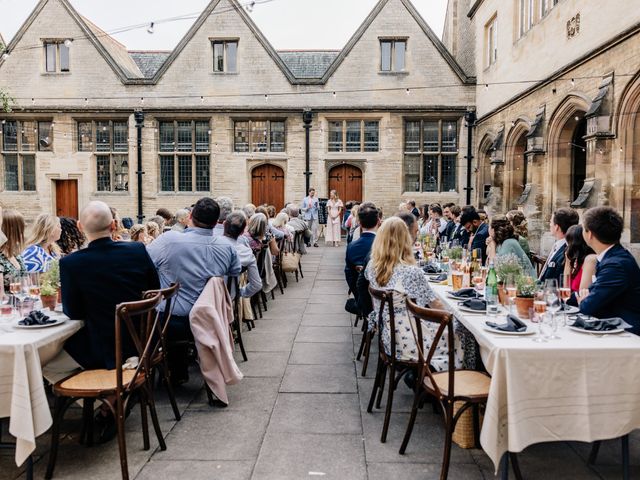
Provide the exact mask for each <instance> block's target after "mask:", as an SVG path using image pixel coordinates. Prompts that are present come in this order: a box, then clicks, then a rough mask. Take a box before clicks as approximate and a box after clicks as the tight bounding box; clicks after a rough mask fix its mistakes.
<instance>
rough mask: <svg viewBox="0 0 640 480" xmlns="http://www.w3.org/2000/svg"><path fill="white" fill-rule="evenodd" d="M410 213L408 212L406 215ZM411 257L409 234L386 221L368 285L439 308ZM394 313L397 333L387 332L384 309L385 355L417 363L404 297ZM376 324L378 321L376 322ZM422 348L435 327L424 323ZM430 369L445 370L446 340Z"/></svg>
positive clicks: (459, 352) (459, 354) (401, 224)
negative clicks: (394, 348) (394, 347)
mask: <svg viewBox="0 0 640 480" xmlns="http://www.w3.org/2000/svg"><path fill="white" fill-rule="evenodd" d="M407 213H409V212H407ZM415 262H416V261H415V258H414V256H413V243H412V241H411V237H410V235H409V229H408V228H407V226H406V225H405V223H404V222H403V221H402V220H401V219H400V218H398V217H391V218H387V219H386V220H385V221H384V222H382V225H381V226H380V228H379V229H378V232H377V234H376V238H375V240H374V242H373V246H372V249H371V261H370V262H369V264H368V265H367V268H366V273H365V275H366V277H367V279H368V280H369V282H370V283H371V286H372V287H373V288H376V289H387V290H393V289H395V288H397V289H398V290H397V292H398V293H401V294H405V295H406V296H407V297H408V298H412V299H415V301H416V303H417V304H418V305H419V306H421V307H427V306H429V307H432V308H442V307H443V305H442V303H441V302H440V301H439V300H438V299H437V298H436V295H435V293H434V292H433V290H432V289H431V287H430V286H429V282H428V281H427V278H426V277H425V275H424V273H423V272H422V270H421V269H420V268H419V267H418V266H417V265H416V264H415ZM394 297H397V298H394V312H395V322H396V325H395V327H396V330H395V332H390V331H389V323H388V322H389V313H388V307H387V306H385V310H384V311H383V320H384V321H383V330H382V332H381V338H382V341H383V344H384V347H385V350H386V353H387V355H392V354H395V356H396V358H397V359H401V360H417V358H418V352H417V348H416V343H415V339H414V336H413V333H412V332H411V325H410V324H409V321H408V316H407V307H406V304H405V302H404V298H402V297H401V296H400V295H397V296H394ZM373 303H374V313H372V315H371V317H374V316H376V315H377V312H378V311H379V308H380V304H379V301H378V300H376V299H374V302H373ZM376 321H377V319H376ZM422 328H423V334H424V339H423V340H424V349H425V351H428V350H429V348H430V347H431V341H432V339H433V337H434V335H435V331H436V330H437V328H434V327H432V326H431V325H427V324H425V323H423V327H422ZM391 335H395V340H396V342H395V343H396V351H395V352H391V351H390V346H391ZM456 353H457V358H456V366H461V365H462V358H463V356H462V353H463V352H462V349H461V348H457V349H456ZM432 366H433V367H434V368H435V369H436V370H437V371H443V370H446V369H447V367H448V346H447V339H446V337H444V336H443V337H442V339H441V340H440V343H439V346H438V350H437V352H436V354H435V356H434V357H433V364H432Z"/></svg>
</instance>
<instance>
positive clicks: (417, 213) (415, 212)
mask: <svg viewBox="0 0 640 480" xmlns="http://www.w3.org/2000/svg"><path fill="white" fill-rule="evenodd" d="M407 203H408V204H409V208H410V209H411V213H413V216H414V217H416V218H418V217H419V216H420V210H418V209H417V208H416V201H415V200H409V201H408V202H407Z"/></svg>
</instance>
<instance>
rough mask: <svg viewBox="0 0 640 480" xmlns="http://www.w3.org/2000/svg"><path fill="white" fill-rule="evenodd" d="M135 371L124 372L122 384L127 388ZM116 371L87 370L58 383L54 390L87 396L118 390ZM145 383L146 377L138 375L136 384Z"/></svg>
mask: <svg viewBox="0 0 640 480" xmlns="http://www.w3.org/2000/svg"><path fill="white" fill-rule="evenodd" d="M134 373H135V370H123V372H122V384H123V386H124V387H127V386H128V385H129V383H130V382H131V380H132V379H133V375H134ZM116 382H117V380H116V371H115V370H85V371H83V372H80V373H77V374H76V375H73V376H71V377H68V378H66V379H64V380H61V381H60V382H58V383H57V384H56V385H55V386H54V387H53V388H54V390H55V391H56V392H58V393H63V394H69V393H71V392H74V391H77V392H82V395H86V394H87V393H88V392H95V394H96V395H97V394H100V393H103V392H106V391H110V390H115V389H116ZM142 382H144V375H142V374H141V375H138V378H137V380H136V383H142Z"/></svg>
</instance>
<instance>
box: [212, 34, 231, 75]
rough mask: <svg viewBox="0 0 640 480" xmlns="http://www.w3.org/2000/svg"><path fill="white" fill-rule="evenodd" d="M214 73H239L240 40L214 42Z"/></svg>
mask: <svg viewBox="0 0 640 480" xmlns="http://www.w3.org/2000/svg"><path fill="white" fill-rule="evenodd" d="M211 45H212V46H213V71H214V72H215V73H236V72H237V71H238V40H237V39H236V40H212V41H211Z"/></svg>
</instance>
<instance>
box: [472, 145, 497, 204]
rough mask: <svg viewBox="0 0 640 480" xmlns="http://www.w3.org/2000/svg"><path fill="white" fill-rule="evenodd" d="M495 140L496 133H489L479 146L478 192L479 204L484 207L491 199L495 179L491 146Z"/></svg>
mask: <svg viewBox="0 0 640 480" xmlns="http://www.w3.org/2000/svg"><path fill="white" fill-rule="evenodd" d="M494 141H495V135H491V134H489V133H487V134H486V135H485V136H484V137H483V138H482V140H481V141H480V144H479V147H478V168H477V175H476V192H478V202H477V204H478V205H479V206H482V207H484V205H485V203H486V202H487V200H488V199H489V198H488V197H489V196H490V193H491V188H492V186H493V180H492V178H491V147H492V145H493V142H494Z"/></svg>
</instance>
